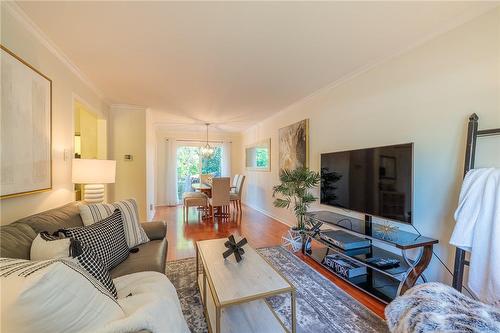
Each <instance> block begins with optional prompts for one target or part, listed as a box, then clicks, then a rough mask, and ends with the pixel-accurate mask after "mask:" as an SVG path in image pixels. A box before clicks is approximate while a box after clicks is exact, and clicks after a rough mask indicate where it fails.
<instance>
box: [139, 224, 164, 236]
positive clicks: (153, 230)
mask: <svg viewBox="0 0 500 333" xmlns="http://www.w3.org/2000/svg"><path fill="white" fill-rule="evenodd" d="M141 226H142V228H143V229H144V231H145V232H146V235H148V238H149V239H150V240H161V239H163V238H165V237H166V236H167V225H166V224H165V222H164V221H152V222H144V223H141Z"/></svg>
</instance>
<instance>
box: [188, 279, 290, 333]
mask: <svg viewBox="0 0 500 333" xmlns="http://www.w3.org/2000/svg"><path fill="white" fill-rule="evenodd" d="M198 287H199V289H200V294H201V300H202V302H203V305H204V311H205V318H207V325H208V330H209V332H211V333H216V331H215V330H214V328H215V327H217V326H218V327H220V332H221V333H225V332H238V333H246V332H248V333H252V332H259V333H267V332H269V333H274V332H289V331H288V330H287V329H286V328H285V327H284V326H283V324H282V322H281V321H280V320H279V319H278V317H277V316H276V314H275V313H274V311H273V310H272V308H271V306H270V305H269V304H268V303H267V302H266V300H265V299H257V300H254V301H250V302H244V303H237V304H231V305H226V306H223V307H221V308H220V310H219V311H220V314H219V320H220V323H219V325H217V322H216V321H217V308H216V306H215V303H214V300H213V298H212V295H211V293H210V289H209V288H208V290H207V291H206V292H205V290H204V289H203V288H204V281H203V274H199V275H198ZM207 287H208V284H207ZM205 295H206V298H207V300H205Z"/></svg>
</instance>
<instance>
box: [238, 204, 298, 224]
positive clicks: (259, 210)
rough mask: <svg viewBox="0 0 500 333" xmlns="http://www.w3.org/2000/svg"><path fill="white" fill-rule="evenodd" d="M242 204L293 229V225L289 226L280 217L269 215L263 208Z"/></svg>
mask: <svg viewBox="0 0 500 333" xmlns="http://www.w3.org/2000/svg"><path fill="white" fill-rule="evenodd" d="M242 203H243V204H244V205H245V206H247V207H250V208H252V209H255V210H256V211H258V212H259V213H262V214H264V215H266V216H267V217H270V218H272V219H273V220H276V221H278V222H280V223H283V224H284V225H286V226H288V227H292V225H291V224H289V223H287V222H285V221H284V220H282V219H280V218H279V217H276V216H274V215H273V214H271V213H269V212H268V211H266V210H264V209H261V208H259V207H256V206H254V205H251V204H249V203H247V202H242Z"/></svg>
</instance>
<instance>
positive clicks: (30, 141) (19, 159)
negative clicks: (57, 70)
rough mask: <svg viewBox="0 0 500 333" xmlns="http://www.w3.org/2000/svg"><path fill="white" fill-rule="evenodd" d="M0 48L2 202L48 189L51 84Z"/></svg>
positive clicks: (0, 195)
mask: <svg viewBox="0 0 500 333" xmlns="http://www.w3.org/2000/svg"><path fill="white" fill-rule="evenodd" d="M0 47H1V50H0V52H1V53H0V59H1V66H2V67H1V68H2V70H1V87H2V89H1V98H2V100H1V111H0V112H1V114H0V120H1V122H0V124H1V125H0V126H1V127H0V130H1V132H0V133H1V141H0V151H1V156H0V158H1V161H0V163H1V165H0V167H1V178H0V182H1V183H0V198H1V199H5V198H9V197H13V196H18V195H25V194H30V193H36V192H41V191H47V190H50V189H51V188H52V142H51V141H52V139H51V137H52V128H51V122H52V81H51V80H50V79H49V78H48V77H47V76H45V75H43V74H42V73H41V72H39V71H38V70H36V69H35V68H34V67H33V66H31V65H30V64H28V63H27V62H26V61H24V60H23V59H21V58H20V57H18V56H17V55H15V54H14V53H13V52H11V51H10V50H8V49H7V48H5V47H4V46H3V45H0Z"/></svg>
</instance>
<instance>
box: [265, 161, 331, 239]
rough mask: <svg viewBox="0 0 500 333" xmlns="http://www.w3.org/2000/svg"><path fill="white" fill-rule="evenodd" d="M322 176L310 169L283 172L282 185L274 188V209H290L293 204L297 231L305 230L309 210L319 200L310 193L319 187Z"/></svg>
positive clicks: (281, 176) (281, 175)
mask: <svg viewBox="0 0 500 333" xmlns="http://www.w3.org/2000/svg"><path fill="white" fill-rule="evenodd" d="M320 179H321V177H320V174H319V173H318V172H316V171H311V170H309V169H308V168H297V169H295V170H282V171H281V174H280V181H281V184H279V185H275V186H273V198H276V199H275V200H274V203H273V204H274V207H279V208H290V205H292V204H293V212H294V213H295V216H296V217H297V226H296V227H294V229H295V230H298V231H300V232H303V231H304V230H305V225H306V223H305V221H306V219H305V215H306V213H307V209H308V208H309V206H310V205H311V203H313V202H314V201H316V200H317V198H316V197H315V196H314V195H312V194H311V193H310V192H309V191H310V189H312V188H314V187H316V186H318V184H319V182H320Z"/></svg>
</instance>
